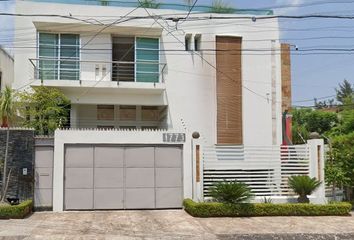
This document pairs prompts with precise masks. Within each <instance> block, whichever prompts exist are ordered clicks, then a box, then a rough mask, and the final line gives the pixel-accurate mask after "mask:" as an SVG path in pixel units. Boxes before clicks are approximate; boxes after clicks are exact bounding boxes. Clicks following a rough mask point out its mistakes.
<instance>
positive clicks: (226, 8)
mask: <svg viewBox="0 0 354 240" xmlns="http://www.w3.org/2000/svg"><path fill="white" fill-rule="evenodd" d="M210 12H212V13H233V12H234V9H233V8H232V7H230V5H229V4H228V3H226V2H225V1H224V0H213V2H212V4H211V9H210Z"/></svg>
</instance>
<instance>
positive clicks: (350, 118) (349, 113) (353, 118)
mask: <svg viewBox="0 0 354 240" xmlns="http://www.w3.org/2000/svg"><path fill="white" fill-rule="evenodd" d="M339 118H340V128H341V132H342V133H344V134H347V133H351V132H354V110H345V111H342V112H340V114H339Z"/></svg>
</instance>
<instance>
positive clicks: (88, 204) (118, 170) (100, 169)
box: [64, 145, 183, 210]
mask: <svg viewBox="0 0 354 240" xmlns="http://www.w3.org/2000/svg"><path fill="white" fill-rule="evenodd" d="M182 194H183V192H182V150H181V148H180V147H178V146H151V147H150V146H149V147H141V146H136V147H133V146H131V147H130V146H129V147H122V146H92V145H69V146H66V152H65V194H64V195H65V209H66V210H75V209H76V210H78V209H81V210H85V209H86V210H92V209H153V208H180V207H181V206H182Z"/></svg>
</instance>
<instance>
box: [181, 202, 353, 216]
mask: <svg viewBox="0 0 354 240" xmlns="http://www.w3.org/2000/svg"><path fill="white" fill-rule="evenodd" d="M183 206H184V209H185V211H186V212H188V213H189V214H190V215H192V216H194V217H253V216H254V217H255V216H348V215H349V213H350V211H351V208H352V206H351V204H350V203H334V204H326V205H317V204H308V203H300V204H299V203H296V204H294V203H284V204H273V203H239V204H226V203H215V202H208V203H196V202H194V201H193V200H191V199H185V200H184V201H183Z"/></svg>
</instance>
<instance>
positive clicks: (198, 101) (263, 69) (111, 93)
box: [14, 1, 281, 145]
mask: <svg viewBox="0 0 354 240" xmlns="http://www.w3.org/2000/svg"><path fill="white" fill-rule="evenodd" d="M33 9H36V13H39V14H40V13H45V14H51V13H53V14H62V15H68V14H69V13H71V14H72V15H73V16H78V15H85V16H97V15H99V16H107V17H106V18H100V19H99V20H101V21H106V22H112V21H114V20H116V19H117V17H118V16H123V15H125V14H127V13H128V12H129V11H131V10H132V9H131V8H117V7H107V6H80V5H72V4H70V5H66V4H53V3H35V2H23V1H17V2H16V12H17V13H33ZM149 12H151V13H152V14H154V13H155V14H167V13H169V14H175V13H181V12H180V11H175V10H153V9H149ZM182 13H183V12H182ZM146 15H147V14H146V12H145V10H144V9H137V10H136V11H134V12H133V13H132V14H131V16H146ZM209 15H210V14H204V16H209ZM112 16H117V17H115V18H114V19H112ZM232 16H234V15H232ZM108 19H109V20H108ZM38 22H41V23H45V22H47V23H48V22H52V23H53V26H51V25H50V24H49V25H48V24H42V25H40V24H38ZM34 23H36V24H37V25H38V26H42V28H44V29H45V30H46V31H48V30H50V31H52V32H76V33H80V34H81V35H82V38H81V44H82V45H83V44H85V42H87V41H89V39H90V38H91V37H92V35H93V34H95V33H97V31H98V30H99V29H101V28H102V27H101V26H96V27H95V26H92V25H89V26H87V24H83V23H80V22H77V21H74V20H69V19H63V18H49V17H47V18H46V17H32V18H16V28H17V29H19V30H18V31H16V35H18V36H20V35H21V34H23V33H22V32H21V30H20V29H23V28H26V34H27V35H26V38H29V39H33V41H28V43H25V44H22V43H21V45H26V44H28V45H31V46H33V45H35V44H36V41H35V39H36V28H35V25H34ZM58 23H63V24H64V23H75V24H76V25H75V26H74V27H72V28H68V27H65V26H64V25H60V24H58ZM159 23H160V24H162V25H163V26H166V24H165V22H163V21H159ZM80 24H81V25H80ZM151 26H152V29H150V27H151ZM40 28H41V27H40ZM158 29H160V30H158ZM178 29H179V30H177V31H172V34H168V32H167V31H166V30H163V29H162V28H161V26H160V25H159V24H157V23H154V20H151V19H150V20H149V19H144V20H134V21H128V22H125V23H122V24H119V25H118V26H116V27H114V28H108V29H106V30H105V31H103V32H102V33H100V34H98V35H97V36H96V37H95V38H94V39H93V40H92V42H90V43H89V44H88V45H87V46H86V48H93V49H97V48H108V49H110V43H111V34H117V35H131V34H132V33H135V34H136V35H138V36H139V34H140V35H154V36H158V35H159V31H160V32H161V31H162V33H161V34H160V35H161V36H160V37H161V41H160V48H161V50H171V49H174V50H182V51H178V52H177V51H176V52H171V51H161V54H160V55H161V56H160V59H161V62H165V63H167V67H166V69H165V76H164V79H165V83H164V84H163V85H164V86H163V87H162V89H164V88H165V91H161V92H162V94H161V93H159V92H157V93H156V92H155V93H153V94H151V93H150V92H147V93H146V94H145V93H144V91H140V92H139V91H137V92H134V91H133V92H131V93H129V92H127V93H124V88H122V86H115V88H112V89H109V90H107V89H98V90H96V89H97V88H98V87H99V85H97V86H96V85H95V84H96V82H94V81H95V80H97V79H95V73H94V69H95V66H94V64H91V65H86V66H85V68H82V73H81V78H82V80H90V81H92V82H88V83H85V84H86V86H91V87H93V86H95V88H90V90H87V89H86V88H85V89H80V88H79V87H72V88H70V87H68V88H65V89H64V92H66V93H67V94H68V96H70V98H71V99H72V100H73V101H74V102H75V103H79V104H80V103H82V104H94V103H101V104H104V103H106V104H132V105H168V107H169V108H168V109H169V128H180V127H183V126H182V125H183V124H182V122H183V123H184V126H185V128H186V130H188V131H190V132H193V131H199V132H200V133H201V135H202V137H203V139H204V140H205V141H206V142H207V143H208V144H214V143H215V142H216V71H215V68H214V67H212V66H216V61H215V52H213V51H203V52H200V54H201V55H202V56H203V57H200V56H198V54H193V53H192V52H186V51H183V50H184V46H183V44H181V43H180V42H179V41H181V42H182V43H184V38H185V34H192V35H193V36H194V35H195V34H201V37H202V42H201V48H202V49H215V37H216V36H217V35H227V36H241V37H242V38H243V45H242V47H243V50H245V51H244V52H243V55H242V81H243V86H244V88H243V137H244V144H245V145H271V144H272V142H273V141H272V104H271V102H272V101H271V99H269V100H267V99H266V96H269V98H271V78H272V69H271V56H270V54H264V52H263V54H258V55H257V54H254V52H247V51H246V50H247V49H253V50H255V49H270V48H271V40H275V46H276V47H277V49H280V44H279V41H278V39H279V31H278V29H279V28H278V22H277V20H275V19H271V20H259V21H256V22H252V21H251V20H245V19H241V20H204V21H192V22H184V23H183V24H179V25H178ZM264 39H266V40H264ZM18 44H19V43H16V44H15V45H18ZM192 46H193V44H192ZM276 53H277V54H276V57H275V59H276V74H275V75H276V76H275V77H276V83H277V84H276V88H277V95H276V96H277V106H276V109H277V113H276V116H277V127H276V128H277V139H276V140H277V141H276V142H277V144H280V143H281V102H280V101H281V85H280V83H281V75H280V73H281V72H280V71H281V66H280V63H281V61H280V54H279V53H280V52H279V51H276ZM36 55H37V54H36V49H35V48H33V49H32V48H30V49H24V50H23V51H22V50H21V51H17V52H16V53H15V69H21V71H16V72H15V84H14V87H15V88H18V87H21V86H23V85H26V84H29V83H31V81H33V80H31V79H30V78H29V76H28V74H29V73H30V72H31V71H32V70H33V69H32V68H31V65H30V63H29V61H28V59H29V58H35V57H36ZM81 60H96V61H98V60H100V61H111V52H110V51H104V52H103V51H97V52H96V53H95V54H89V53H88V52H87V51H86V52H85V51H82V53H81ZM210 65H212V66H210ZM109 68H110V67H109V65H107V71H109ZM109 80H110V76H108V75H107V77H106V78H105V79H104V80H103V81H107V82H108V81H109ZM62 84H63V85H65V84H66V83H64V82H63V83H62ZM150 85H151V84H150ZM116 88H120V89H119V91H118V90H117V91H116V92H115V90H114V89H116ZM247 88H248V89H251V90H252V91H253V92H256V93H257V94H255V93H253V92H251V91H249V90H247ZM259 95H260V96H261V97H260V96H259Z"/></svg>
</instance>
